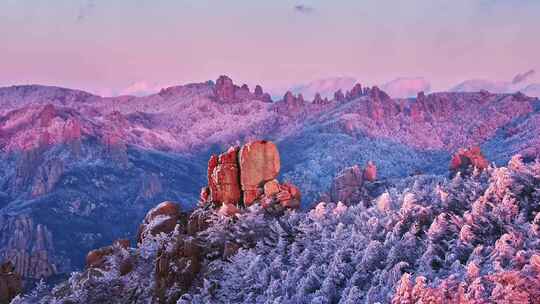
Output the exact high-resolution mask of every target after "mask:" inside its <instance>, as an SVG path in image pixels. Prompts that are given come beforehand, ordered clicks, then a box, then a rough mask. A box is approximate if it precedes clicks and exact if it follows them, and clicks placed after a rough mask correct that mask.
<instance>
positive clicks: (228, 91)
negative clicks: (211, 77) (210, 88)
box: [214, 75, 235, 103]
mask: <svg viewBox="0 0 540 304" xmlns="http://www.w3.org/2000/svg"><path fill="white" fill-rule="evenodd" d="M234 91H235V87H234V83H233V81H232V79H231V78H229V77H227V76H224V75H222V76H219V78H218V79H217V80H216V85H215V86H214V93H215V96H216V98H217V99H218V101H221V102H225V103H227V102H234V101H235V100H234Z"/></svg>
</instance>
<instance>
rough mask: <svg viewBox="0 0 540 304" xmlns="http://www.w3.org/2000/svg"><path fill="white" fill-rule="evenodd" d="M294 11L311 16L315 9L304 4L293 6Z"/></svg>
mask: <svg viewBox="0 0 540 304" xmlns="http://www.w3.org/2000/svg"><path fill="white" fill-rule="evenodd" d="M294 11H295V12H297V13H300V14H311V13H313V12H314V11H315V8H313V7H311V6H308V5H305V4H297V5H295V6H294Z"/></svg>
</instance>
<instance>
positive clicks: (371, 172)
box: [364, 161, 377, 182]
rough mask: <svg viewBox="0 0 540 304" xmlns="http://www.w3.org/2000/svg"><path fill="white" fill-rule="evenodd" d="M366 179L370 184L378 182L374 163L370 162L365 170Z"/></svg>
mask: <svg viewBox="0 0 540 304" xmlns="http://www.w3.org/2000/svg"><path fill="white" fill-rule="evenodd" d="M364 178H365V179H366V180H368V181H370V182H374V181H376V180H377V166H375V164H374V163H373V162H372V161H369V162H368V163H367V165H366V168H365V169H364Z"/></svg>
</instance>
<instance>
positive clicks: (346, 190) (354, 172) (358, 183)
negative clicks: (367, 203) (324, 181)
mask: <svg viewBox="0 0 540 304" xmlns="http://www.w3.org/2000/svg"><path fill="white" fill-rule="evenodd" d="M376 179H377V167H376V166H375V164H374V163H373V162H372V161H369V162H368V163H367V165H366V168H364V169H362V168H360V166H358V165H354V166H352V167H348V168H345V169H343V170H342V171H341V172H339V173H338V175H337V176H336V177H335V178H334V180H333V182H332V185H331V186H330V195H329V199H330V200H331V201H332V202H343V203H345V204H352V203H356V202H359V201H360V200H362V197H363V196H364V192H365V191H364V189H363V186H364V183H365V182H366V181H367V182H374V181H376Z"/></svg>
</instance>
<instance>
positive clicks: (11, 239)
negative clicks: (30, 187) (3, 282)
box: [0, 215, 58, 279]
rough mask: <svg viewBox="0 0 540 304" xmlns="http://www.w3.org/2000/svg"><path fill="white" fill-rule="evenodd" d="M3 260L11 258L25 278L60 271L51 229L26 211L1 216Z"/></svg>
mask: <svg viewBox="0 0 540 304" xmlns="http://www.w3.org/2000/svg"><path fill="white" fill-rule="evenodd" d="M0 232H1V233H0V236H1V238H0V261H11V262H12V263H13V265H14V267H15V272H17V273H18V274H20V275H21V276H22V277H25V278H34V279H39V278H47V277H49V276H51V275H54V274H57V273H58V270H57V265H56V264H55V262H54V260H55V258H54V249H53V240H52V238H53V237H52V233H51V232H50V231H49V230H48V228H47V227H46V226H44V225H42V224H36V223H35V222H34V221H33V219H32V218H31V217H29V216H26V215H20V216H16V217H0Z"/></svg>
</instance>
